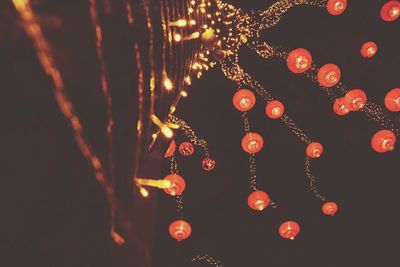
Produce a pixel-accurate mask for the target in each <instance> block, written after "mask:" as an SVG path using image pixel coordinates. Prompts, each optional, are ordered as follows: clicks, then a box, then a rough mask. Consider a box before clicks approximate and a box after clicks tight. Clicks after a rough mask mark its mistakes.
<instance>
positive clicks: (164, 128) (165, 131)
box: [161, 124, 174, 138]
mask: <svg viewBox="0 0 400 267" xmlns="http://www.w3.org/2000/svg"><path fill="white" fill-rule="evenodd" d="M161 132H162V134H163V135H164V136H165V137H167V138H172V136H174V132H173V131H172V130H171V128H169V127H168V126H167V125H165V124H164V125H163V126H162V127H161Z"/></svg>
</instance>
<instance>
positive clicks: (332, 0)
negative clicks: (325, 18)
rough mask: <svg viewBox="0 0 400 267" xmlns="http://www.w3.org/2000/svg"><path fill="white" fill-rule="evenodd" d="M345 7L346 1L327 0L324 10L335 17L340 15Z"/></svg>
mask: <svg viewBox="0 0 400 267" xmlns="http://www.w3.org/2000/svg"><path fill="white" fill-rule="evenodd" d="M346 7H347V0H328V3H327V5H326V9H327V10H328V12H329V14H331V15H334V16H337V15H340V14H342V13H343V12H344V11H345V10H346Z"/></svg>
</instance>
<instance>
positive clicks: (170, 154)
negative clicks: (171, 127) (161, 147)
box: [164, 140, 176, 158]
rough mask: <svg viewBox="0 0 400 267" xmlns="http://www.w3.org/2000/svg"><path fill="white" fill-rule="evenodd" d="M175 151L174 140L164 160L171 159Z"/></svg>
mask: <svg viewBox="0 0 400 267" xmlns="http://www.w3.org/2000/svg"><path fill="white" fill-rule="evenodd" d="M175 150H176V143H175V141H174V140H172V141H171V143H170V144H169V146H168V149H167V151H165V154H164V158H169V157H171V156H172V155H173V154H174V153H175Z"/></svg>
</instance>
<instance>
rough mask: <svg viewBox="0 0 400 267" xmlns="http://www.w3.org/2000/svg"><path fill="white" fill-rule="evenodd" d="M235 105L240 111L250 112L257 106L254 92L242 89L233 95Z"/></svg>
mask: <svg viewBox="0 0 400 267" xmlns="http://www.w3.org/2000/svg"><path fill="white" fill-rule="evenodd" d="M232 102H233V105H234V106H235V108H236V109H237V110H239V111H248V110H250V109H251V108H252V107H254V105H255V104H256V96H255V95H254V94H253V92H252V91H250V90H247V89H240V90H239V91H237V92H236V93H235V94H234V95H233V99H232Z"/></svg>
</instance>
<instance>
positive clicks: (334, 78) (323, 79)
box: [318, 64, 341, 87]
mask: <svg viewBox="0 0 400 267" xmlns="http://www.w3.org/2000/svg"><path fill="white" fill-rule="evenodd" d="M340 76H341V73H340V69H339V67H338V66H336V65H335V64H325V65H323V66H322V67H321V68H320V69H319V71H318V82H319V84H320V85H321V86H324V87H332V86H334V85H336V84H337V83H338V82H339V80H340Z"/></svg>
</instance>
